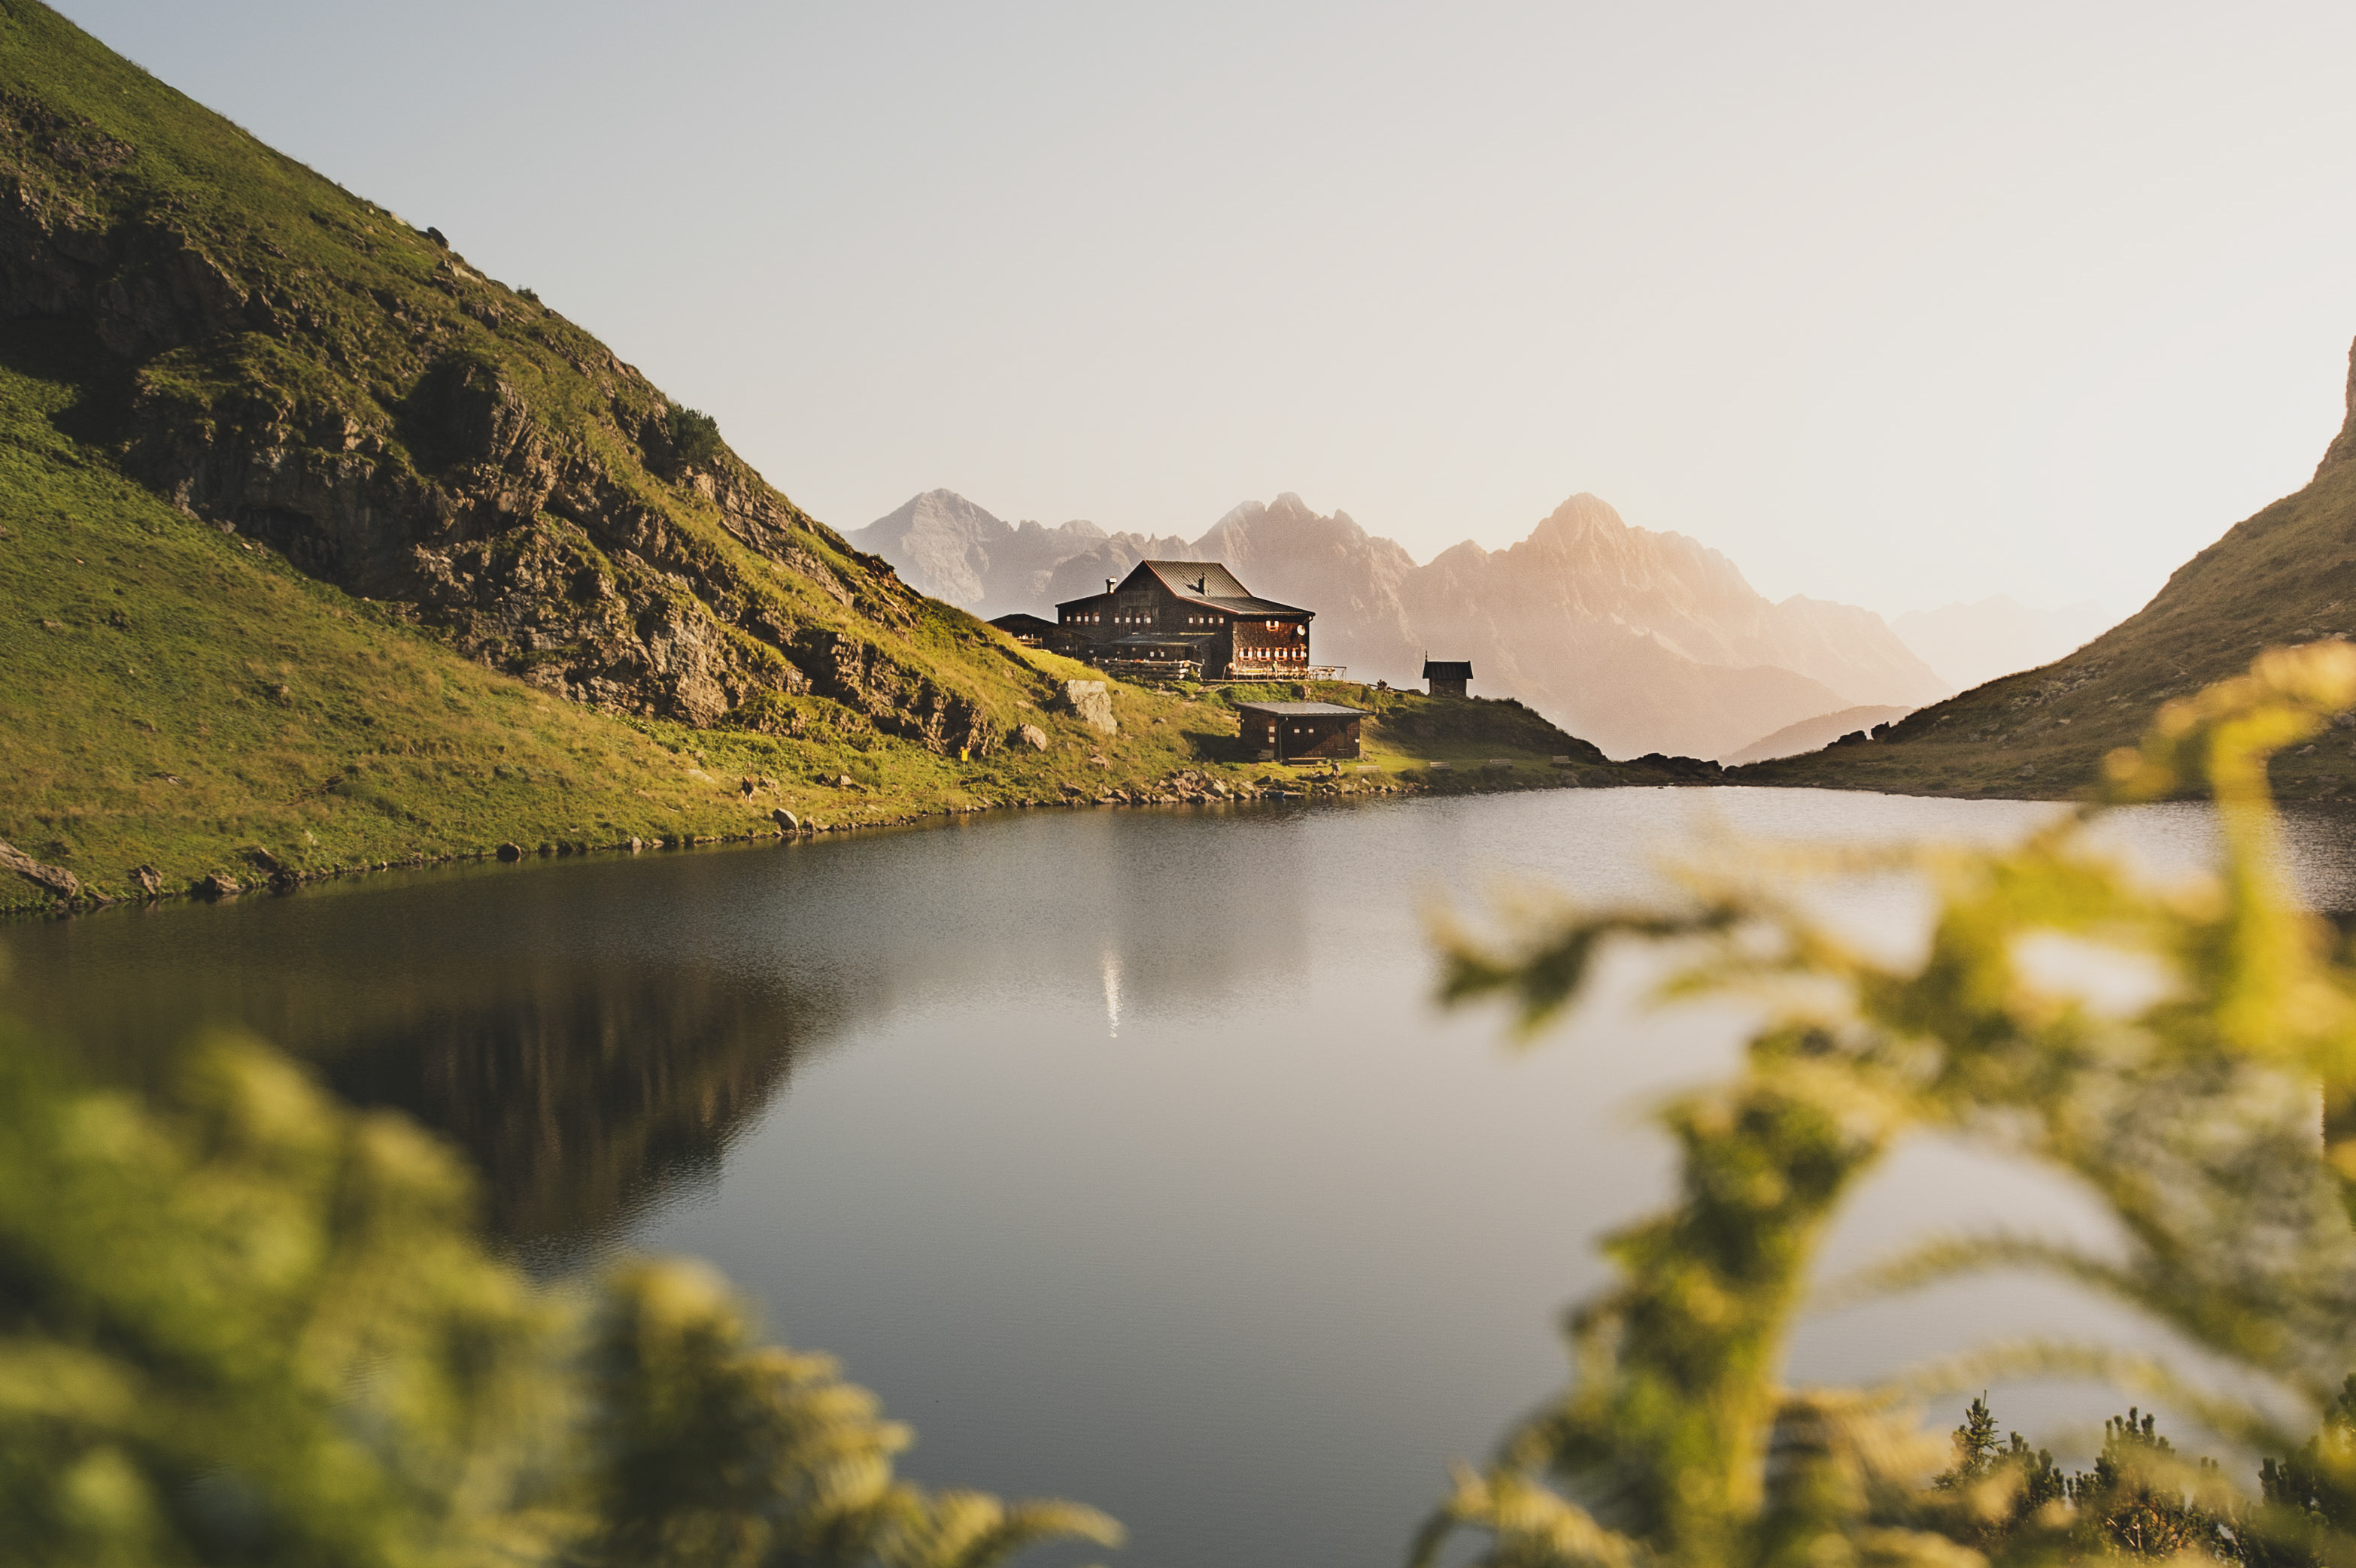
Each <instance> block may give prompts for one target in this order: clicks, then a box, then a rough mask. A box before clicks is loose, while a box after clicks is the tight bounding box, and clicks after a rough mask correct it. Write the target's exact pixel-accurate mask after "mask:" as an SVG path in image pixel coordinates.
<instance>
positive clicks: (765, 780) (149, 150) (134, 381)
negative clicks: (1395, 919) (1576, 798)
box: [0, 0, 1683, 909]
mask: <svg viewBox="0 0 2356 1568" xmlns="http://www.w3.org/2000/svg"><path fill="white" fill-rule="evenodd" d="M0 530H5V532H0V670H5V677H6V678H5V680H0V843H5V845H8V846H13V847H14V848H15V850H16V851H18V852H21V853H22V854H24V855H27V856H29V857H31V858H32V859H35V860H37V861H38V862H41V863H43V864H45V865H47V866H49V867H54V868H59V869H63V870H65V871H69V872H70V873H71V874H72V875H73V876H74V877H75V878H76V879H78V880H79V881H80V883H81V884H83V885H84V886H85V887H86V888H87V889H89V890H90V891H91V892H92V893H93V894H96V895H99V896H109V897H120V896H132V895H135V894H137V893H138V892H139V891H141V890H142V888H143V886H145V885H146V884H149V883H152V884H153V885H155V886H156V887H159V888H161V889H163V890H164V891H167V892H169V891H183V890H186V889H187V888H189V887H191V886H192V885H195V884H198V883H199V882H201V881H203V880H206V879H208V878H228V879H232V880H238V881H240V882H241V883H245V884H247V885H251V884H252V883H253V882H254V881H256V880H259V879H260V878H262V877H265V876H269V875H273V874H275V875H277V876H278V877H279V878H280V879H281V880H285V879H288V878H294V879H297V880H299V879H303V878H307V877H312V876H316V875H325V874H330V873H335V872H341V871H348V870H351V869H359V868H364V867H374V866H382V865H385V864H391V863H401V862H403V861H412V860H418V859H439V858H444V857H448V856H453V855H468V854H481V853H486V852H488V851H489V850H491V849H492V848H495V847H496V846H498V845H500V844H501V843H504V842H512V843H515V844H517V845H520V846H522V847H523V848H526V849H527V850H530V849H534V848H542V847H545V848H548V849H549V850H551V851H558V850H566V849H577V848H592V847H614V846H618V845H625V844H626V843H627V842H628V841H629V840H631V839H633V838H637V839H641V840H653V839H658V838H659V839H665V840H671V841H678V840H680V839H692V838H697V837H735V836H743V835H745V834H749V833H756V832H764V831H773V830H774V829H773V827H771V824H772V821H773V815H772V814H773V813H774V812H775V811H776V810H777V809H778V808H780V807H783V808H786V809H787V810H790V811H792V812H793V813H795V814H796V815H797V816H799V817H802V818H805V819H810V820H815V821H817V822H819V823H821V824H823V825H825V826H827V827H851V826H861V825H866V824H873V823H882V822H890V821H901V820H906V819H908V818H910V817H912V816H917V815H920V814H924V813H930V812H940V811H950V810H966V809H974V808H977V807H981V806H987V805H1004V804H1012V803H1020V802H1042V803H1049V802H1052V803H1065V802H1068V801H1071V800H1096V799H1102V798H1107V797H1119V798H1122V799H1125V800H1130V801H1135V800H1141V799H1166V798H1172V797H1173V796H1178V795H1185V794H1188V793H1190V792H1196V793H1199V792H1200V791H1201V789H1202V788H1203V786H1204V785H1205V784H1206V783H1208V782H1209V781H1210V780H1211V779H1212V778H1213V777H1217V778H1218V779H1219V780H1220V781H1221V782H1222V783H1223V784H1225V785H1226V787H1227V788H1228V789H1229V790H1230V792H1231V793H1232V792H1234V791H1237V790H1240V791H1243V792H1246V793H1248V792H1250V791H1253V790H1256V789H1263V788H1266V787H1273V786H1274V785H1275V783H1276V780H1275V776H1274V775H1275V773H1276V771H1275V770H1270V769H1266V768H1259V767H1257V766H1255V765H1253V764H1250V763H1248V762H1246V761H1244V760H1243V759H1241V758H1240V757H1238V756H1237V748H1236V745H1235V743H1234V737H1235V734H1236V723H1235V717H1234V713H1233V711H1232V709H1230V708H1228V707H1227V706H1226V704H1225V703H1224V702H1221V701H1217V700H1196V699H1191V698H1187V697H1183V696H1180V695H1177V694H1168V693H1154V692H1148V691H1144V690H1141V689H1136V688H1117V691H1116V708H1117V710H1118V712H1119V717H1120V720H1121V730H1120V732H1119V734H1118V735H1117V736H1113V737H1105V736H1101V735H1098V734H1097V733H1096V732H1095V731H1090V730H1088V729H1087V728H1086V727H1085V726H1084V725H1082V724H1081V723H1080V722H1079V720H1077V719H1076V717H1074V716H1071V715H1068V714H1063V713H1058V712H1056V711H1055V694H1056V692H1057V690H1058V688H1059V686H1060V683H1061V682H1062V681H1063V680H1065V679H1067V678H1074V677H1093V676H1094V672H1092V671H1089V670H1087V669H1085V668H1084V667H1079V666H1076V665H1073V664H1070V663H1069V662H1068V661H1065V660H1062V659H1057V658H1055V657H1053V656H1047V655H1044V654H1038V653H1033V652H1029V651H1026V650H1023V649H1021V648H1018V647H1016V646H1015V645H1013V644H1012V643H1011V642H1009V641H1008V640H1007V639H1006V638H1004V637H1003V636H1001V635H999V634H998V633H996V632H995V631H993V630H991V628H990V627H988V626H985V625H983V624H980V622H978V621H976V620H974V619H973V618H972V617H971V616H969V615H968V614H966V613H964V612H962V611H959V610H957V609H954V608H952V607H950V606H948V605H945V604H941V603H937V602H935V601H933V600H930V599H926V598H925V597H924V596H923V595H921V594H918V593H916V592H914V591H913V590H911V589H909V588H908V587H907V586H906V585H905V584H904V583H902V582H901V581H899V579H898V578H897V577H896V576H895V575H894V573H893V572H892V571H891V569H890V568H889V567H888V566H887V565H886V564H885V563H883V561H881V560H876V559H874V558H873V557H870V556H866V555H862V554H861V553H860V552H858V551H856V550H853V549H850V548H849V547H848V546H847V545H846V544H845V543H844V542H843V540H842V539H841V538H840V537H839V536H838V535H836V534H835V533H834V532H832V531H831V530H830V529H828V528H825V527H823V526H821V525H820V524H819V523H817V522H815V521H814V520H812V519H811V518H809V517H807V516H806V515H804V514H803V513H802V512H801V511H800V510H799V509H798V508H797V507H795V506H794V505H793V504H792V503H791V502H790V501H789V500H787V498H786V497H785V496H782V495H780V494H778V493H777V492H776V490H775V489H773V488H771V487H770V486H769V485H767V484H766V482H765V481H764V480H763V479H762V478H761V476H760V475H757V474H755V473H754V472H753V471H752V470H751V469H750V468H749V467H747V466H746V465H745V464H743V463H742V462H740V461H738V460H737V459H736V458H735V456H734V454H733V453H730V452H729V450H728V449H727V446H726V444H725V443H723V441H721V440H720V439H719V434H718V432H717V431H716V430H715V429H714V428H713V427H712V424H711V421H707V420H704V419H702V418H701V416H699V415H696V414H694V413H693V411H689V410H685V409H681V408H680V407H678V406H677V405H676V404H674V403H673V402H671V401H670V400H669V399H667V398H666V397H665V396H664V395H663V394H662V393H661V392H660V391H659V390H658V389H655V388H654V387H652V386H650V385H649V384H648V382H647V381H646V380H645V379H644V378H643V377H641V376H639V375H638V374H637V372H636V371H635V370H633V369H632V368H630V367H628V366H626V365H624V364H622V363H621V362H620V361H619V360H617V359H616V357H614V356H613V354H612V353H611V352H610V351H608V350H607V349H606V348H605V347H604V346H603V345H601V344H599V343H598V342H597V341H596V340H595V339H594V337H592V336H589V335H588V334H587V333H586V332H584V331H583V330H582V329H581V328H579V327H578V326H575V325H573V324H572V323H570V322H567V321H565V320H564V319H563V318H562V317H561V316H559V315H556V314H555V313H554V312H552V311H551V310H548V309H547V308H545V307H544V306H542V305H541V304H540V302H539V301H537V300H536V299H534V298H532V297H531V296H530V294H529V293H519V292H517V291H514V290H511V289H509V288H507V287H505V286H504V285H502V284H500V283H496V282H493V281H491V280H489V279H487V278H484V277H482V276H481V275H479V274H478V273H477V272H474V271H472V270H471V269H469V268H468V267H467V266H466V264H465V262H464V261H463V260H462V259H461V258H459V257H458V256H457V255H456V254H455V252H452V251H449V250H448V249H447V248H446V247H445V246H444V244H443V243H442V242H441V241H440V240H439V239H438V238H437V237H435V236H433V235H431V234H429V233H423V232H420V231H418V230H416V229H412V227H410V226H409V225H408V224H406V223H404V222H402V221H401V220H400V219H397V218H396V217H394V216H393V215H392V214H391V213H389V212H387V211H385V210H384V209H383V208H379V207H376V206H374V205H373V204H371V203H369V202H367V201H364V200H362V199H360V198H359V197H354V196H352V195H351V194H350V193H348V192H347V191H345V190H343V189H342V188H341V187H337V186H336V185H335V184H333V183H332V182H330V181H328V180H327V179H325V178H322V177H321V176H318V175H316V174H315V173H313V172H312V171H311V170H308V169H306V168H304V167H303V166H301V165H298V164H295V163H294V162H292V161H291V160H288V159H286V158H284V157H282V156H280V155H277V154H276V153H273V152H272V151H271V150H270V149H269V148H267V147H264V146H262V144H259V143H258V142H256V141H254V140H253V139H252V137H251V136H249V135H247V134H246V133H244V132H242V131H241V130H239V129H238V128H237V127H236V126H234V125H232V124H230V123H229V122H227V121H225V120H223V119H221V118H220V116H219V115H216V114H214V113H212V112H209V111H208V110H206V109H204V108H203V107H202V106H200V105H198V104H196V103H194V102H191V101H189V100H187V98H185V97H184V96H182V95H181V94H179V93H177V92H176V91H172V90H171V89H170V88H168V87H166V86H165V85H163V84H162V83H160V82H158V81H156V80H155V79H154V78H153V77H150V76H149V75H147V74H146V73H145V71H143V70H141V69H138V68H137V67H135V66H133V65H131V64H130V63H128V62H127V61H124V60H123V59H119V58H118V57H116V56H115V55H113V54H112V53H111V52H110V51H108V50H107V49H106V48H104V47H103V46H102V45H101V44H99V43H98V42H97V41H96V40H94V39H92V38H91V37H89V36H88V35H86V34H84V33H82V32H81V31H80V30H79V29H78V28H76V27H73V26H72V25H71V24H70V23H68V22H66V21H65V20H64V19H63V18H61V17H59V16H58V15H57V14H56V13H54V12H52V11H50V10H48V8H47V7H45V6H43V5H37V4H34V3H32V0H0ZM1286 695H1290V693H1286ZM1370 695H1371V694H1370ZM1385 700H1386V702H1387V705H1390V706H1400V705H1401V703H1402V702H1404V699H1385ZM1417 700H1418V701H1420V700H1421V699H1417ZM1405 706H1406V707H1414V706H1415V704H1414V703H1406V704H1405ZM1459 709H1461V710H1459ZM1400 719H1401V720H1402V722H1401V725H1400V726H1399V733H1398V734H1396V735H1393V736H1391V737H1389V738H1388V739H1387V740H1386V741H1382V742H1381V743H1380V746H1379V747H1378V749H1379V750H1380V754H1381V761H1382V763H1383V764H1384V765H1385V766H1386V767H1387V769H1388V770H1390V771H1389V772H1387V773H1379V774H1377V775H1376V776H1374V777H1368V776H1366V775H1364V774H1353V775H1351V777H1350V778H1349V779H1347V780H1344V781H1326V782H1324V783H1323V784H1318V785H1317V786H1316V787H1318V788H1320V789H1337V788H1338V789H1359V788H1389V787H1402V785H1403V784H1405V781H1403V780H1401V779H1400V778H1399V777H1398V773H1399V772H1400V771H1401V770H1405V771H1407V772H1408V773H1411V774H1412V775H1413V777H1414V779H1415V780H1416V781H1418V782H1416V783H1414V784H1406V787H1448V788H1458V787H1464V784H1465V779H1464V776H1463V774H1462V772H1461V771H1457V770H1451V771H1450V772H1449V773H1445V774H1432V773H1424V772H1423V771H1422V770H1421V769H1420V768H1419V767H1418V764H1419V763H1422V762H1427V761H1430V760H1433V759H1444V758H1448V757H1455V756H1464V755H1472V754H1480V755H1482V756H1483V757H1486V756H1488V755H1491V754H1494V755H1497V756H1504V757H1510V758H1512V759H1513V760H1514V761H1515V763H1516V764H1517V765H1516V767H1515V768H1514V769H1509V770H1506V771H1505V772H1504V773H1484V774H1483V781H1482V782H1483V783H1487V784H1496V785H1501V786H1510V785H1517V784H1518V785H1527V784H1535V783H1537V782H1539V781H1541V780H1543V781H1545V782H1548V783H1553V782H1561V781H1560V780H1559V779H1558V775H1556V774H1554V773H1551V772H1550V771H1549V769H1548V767H1547V757H1548V755H1549V754H1566V753H1572V754H1580V755H1581V756H1582V757H1583V756H1584V753H1585V752H1587V751H1588V750H1590V749H1589V748H1585V747H1583V746H1582V745H1581V744H1580V742H1578V741H1573V740H1572V739H1571V738H1570V737H1569V736H1567V735H1563V734H1562V733H1561V732H1560V731H1556V730H1554V729H1553V727H1552V726H1550V725H1546V724H1544V723H1543V722H1542V721H1537V720H1536V719H1535V716H1534V715H1529V714H1527V713H1526V712H1525V711H1523V710H1521V709H1515V708H1513V707H1511V706H1510V705H1494V704H1468V705H1440V708H1435V709H1431V710H1430V711H1429V712H1424V713H1420V714H1419V715H1408V714H1407V713H1405V712H1404V711H1402V713H1401V714H1400ZM1025 726H1030V727H1033V728H1034V729H1035V730H1036V731H1039V732H1040V733H1041V734H1042V735H1044V739H1045V741H1046V745H1045V747H1044V750H1042V749H1039V748H1037V747H1035V746H1033V745H1032V744H1029V743H1015V742H1014V738H1015V737H1016V735H1017V733H1018V731H1020V730H1021V729H1022V728H1023V727H1025ZM1378 729H1379V727H1378ZM1673 773H1674V771H1672V772H1671V773H1664V772H1663V771H1662V770H1659V769H1651V770H1647V769H1644V768H1634V769H1612V768H1611V767H1610V766H1609V765H1608V764H1605V765H1603V766H1602V767H1601V768H1600V769H1598V770H1595V771H1593V772H1591V773H1590V776H1589V780H1588V782H1606V781H1607V780H1610V779H1614V778H1626V779H1631V780H1646V781H1649V780H1654V779H1656V778H1658V779H1666V778H1669V777H1671V776H1673ZM1180 775H1191V776H1190V777H1185V778H1182V777H1181V776H1180ZM1674 776H1676V777H1678V778H1680V779H1682V776H1683V775H1681V774H1676V775H1674ZM1300 782H1301V781H1300V780H1299V779H1298V778H1297V777H1293V778H1292V779H1291V782H1290V784H1288V785H1287V786H1286V787H1295V786H1297V785H1298V784H1300ZM0 859H5V855H0ZM49 897H50V894H49V893H48V891H44V889H43V888H42V887H41V886H39V885H37V883H36V882H35V881H33V880H25V879H20V878H18V877H13V876H0V909H5V908H23V907H30V906H36V905H39V904H42V903H45V902H47V901H48V900H49Z"/></svg>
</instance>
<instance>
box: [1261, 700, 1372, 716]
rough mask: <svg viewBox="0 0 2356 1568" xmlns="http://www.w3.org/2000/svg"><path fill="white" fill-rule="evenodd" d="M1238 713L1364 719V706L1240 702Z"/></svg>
mask: <svg viewBox="0 0 2356 1568" xmlns="http://www.w3.org/2000/svg"><path fill="white" fill-rule="evenodd" d="M1236 711H1237V712H1238V713H1265V714H1267V715H1268V716H1269V718H1271V719H1363V718H1365V716H1366V710H1365V709H1363V708H1344V707H1343V706H1342V705H1341V704H1340V703H1338V702H1238V703H1237V704H1236Z"/></svg>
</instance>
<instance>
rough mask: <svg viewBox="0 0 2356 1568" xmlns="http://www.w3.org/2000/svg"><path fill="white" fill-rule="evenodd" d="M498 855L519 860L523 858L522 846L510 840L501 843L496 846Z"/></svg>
mask: <svg viewBox="0 0 2356 1568" xmlns="http://www.w3.org/2000/svg"><path fill="white" fill-rule="evenodd" d="M498 857H499V859H502V860H520V859H523V846H522V845H520V844H518V843H514V842H512V841H510V842H509V843H506V844H502V845H500V846H499V848H498Z"/></svg>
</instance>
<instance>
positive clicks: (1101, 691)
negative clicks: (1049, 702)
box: [1055, 680, 1120, 735]
mask: <svg viewBox="0 0 2356 1568" xmlns="http://www.w3.org/2000/svg"><path fill="white" fill-rule="evenodd" d="M1055 706H1056V707H1058V708H1060V709H1063V710H1064V711H1065V712H1066V713H1070V714H1073V715H1075V716H1076V718H1078V720H1079V721H1080V722H1081V723H1083V724H1085V725H1087V727H1088V728H1089V729H1091V730H1095V731H1098V732H1100V733H1102V734H1106V735H1111V734H1117V733H1119V730H1120V720H1118V719H1115V718H1114V717H1113V716H1112V695H1111V693H1109V692H1108V691H1107V690H1106V689H1105V683H1104V682H1103V681H1100V680H1067V681H1066V682H1065V683H1064V686H1063V689H1062V690H1061V691H1060V692H1059V693H1058V694H1057V696H1056V699H1055Z"/></svg>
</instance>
